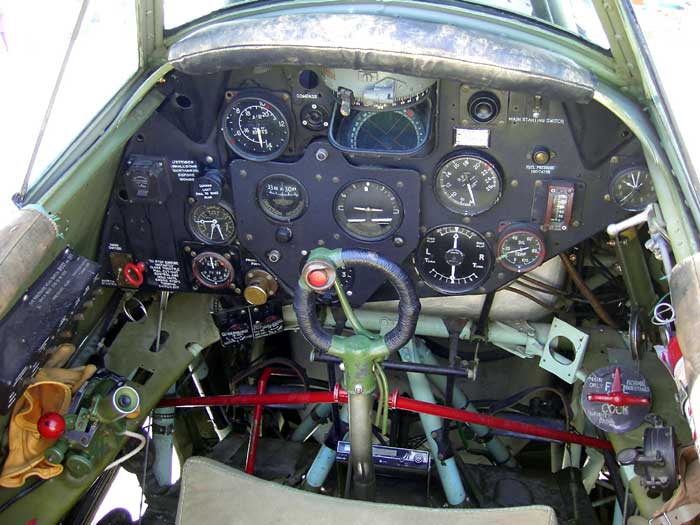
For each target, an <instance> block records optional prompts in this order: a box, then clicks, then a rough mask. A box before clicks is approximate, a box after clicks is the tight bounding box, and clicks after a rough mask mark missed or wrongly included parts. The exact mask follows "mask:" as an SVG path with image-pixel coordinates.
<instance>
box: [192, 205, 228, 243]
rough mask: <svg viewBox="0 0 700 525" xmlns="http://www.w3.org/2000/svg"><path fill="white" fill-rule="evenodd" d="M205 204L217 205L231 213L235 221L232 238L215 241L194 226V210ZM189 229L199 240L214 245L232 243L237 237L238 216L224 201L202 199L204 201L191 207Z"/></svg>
mask: <svg viewBox="0 0 700 525" xmlns="http://www.w3.org/2000/svg"><path fill="white" fill-rule="evenodd" d="M205 206H207V207H208V206H216V207H219V208H222V209H223V210H224V211H225V212H226V213H228V214H229V216H230V217H231V222H232V223H233V233H232V234H231V237H230V238H227V239H224V240H221V241H214V240H212V239H209V238H208V237H205V236H203V235H201V234H200V232H199V231H197V228H196V227H195V226H194V212H195V210H197V209H198V208H203V207H205ZM187 229H188V230H189V231H190V233H191V234H192V235H194V237H195V238H196V239H197V240H198V241H200V242H203V243H204V244H208V245H214V246H221V245H227V244H231V243H232V242H233V240H234V239H235V238H236V233H237V232H238V226H237V225H236V216H235V215H234V213H233V210H232V209H231V207H230V206H228V205H227V204H225V203H224V202H222V201H219V202H207V201H202V202H197V203H195V204H193V205H192V206H191V207H190V210H189V212H188V213H187Z"/></svg>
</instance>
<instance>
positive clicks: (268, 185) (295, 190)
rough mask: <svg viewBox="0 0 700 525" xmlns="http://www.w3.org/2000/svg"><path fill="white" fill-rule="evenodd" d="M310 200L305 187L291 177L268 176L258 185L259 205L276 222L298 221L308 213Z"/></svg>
mask: <svg viewBox="0 0 700 525" xmlns="http://www.w3.org/2000/svg"><path fill="white" fill-rule="evenodd" d="M308 200H309V199H308V196H307V193H306V188H304V185H303V184H302V183H301V182H299V181H298V180H297V179H295V178H294V177H292V176H290V175H268V176H267V177H265V178H264V179H262V180H261V181H260V183H259V184H258V205H259V206H260V209H261V210H262V211H263V213H265V215H267V216H268V217H270V218H271V219H273V220H275V221H279V222H290V221H293V220H294V219H298V218H299V217H301V216H302V215H303V214H304V212H305V211H306V207H307V205H308Z"/></svg>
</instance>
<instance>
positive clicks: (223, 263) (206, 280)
mask: <svg viewBox="0 0 700 525" xmlns="http://www.w3.org/2000/svg"><path fill="white" fill-rule="evenodd" d="M192 273H193V274H194V278H195V279H196V280H197V282H198V283H199V284H201V285H202V286H205V287H207V288H214V289H218V288H226V287H227V286H228V285H229V284H231V281H232V280H233V266H232V265H231V263H230V262H229V261H228V259H226V257H224V256H223V255H221V254H219V253H215V252H202V253H200V254H198V255H197V256H196V257H195V258H194V259H193V260H192Z"/></svg>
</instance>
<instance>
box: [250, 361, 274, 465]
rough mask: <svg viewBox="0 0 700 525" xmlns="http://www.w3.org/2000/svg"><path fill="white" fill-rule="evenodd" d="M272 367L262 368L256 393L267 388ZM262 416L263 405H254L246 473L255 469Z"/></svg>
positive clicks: (260, 392)
mask: <svg viewBox="0 0 700 525" xmlns="http://www.w3.org/2000/svg"><path fill="white" fill-rule="evenodd" d="M272 372H273V369H272V368H266V369H265V370H263V373H262V375H261V376H260V379H259V380H258V389H257V394H258V395H263V394H264V393H265V389H266V388H267V382H268V381H269V380H270V376H272ZM262 416H263V406H262V405H255V412H254V414H253V424H252V425H251V427H250V441H249V442H248V455H247V456H246V460H245V472H246V474H253V471H254V470H255V457H256V456H257V454H258V440H259V439H260V428H261V426H262Z"/></svg>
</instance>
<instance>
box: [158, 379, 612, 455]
mask: <svg viewBox="0 0 700 525" xmlns="http://www.w3.org/2000/svg"><path fill="white" fill-rule="evenodd" d="M418 375H419V374H418ZM347 402H348V394H347V392H345V391H344V390H342V389H341V388H340V387H339V386H336V389H335V391H333V392H294V393H289V394H262V395H252V394H251V395H229V396H208V397H204V398H199V397H185V398H173V399H163V400H162V401H161V402H160V404H159V405H158V406H161V407H167V406H170V407H201V406H256V405H280V404H284V405H306V404H309V403H347ZM389 408H392V409H398V410H407V411H409V412H416V413H419V414H432V415H437V416H439V417H446V418H449V419H453V420H455V421H463V422H464V423H475V424H477V425H483V426H487V427H491V428H499V429H503V430H510V431H512V432H517V433H519V434H525V435H528V436H537V437H542V438H545V439H551V440H554V441H562V442H565V443H579V444H581V445H584V446H586V447H593V448H599V449H603V450H613V446H612V444H611V443H610V442H609V441H605V440H604V439H598V438H592V437H588V436H584V435H581V434H574V433H572V432H564V431H562V430H552V429H549V428H544V427H540V426H538V425H531V424H528V423H520V422H518V421H511V420H508V419H503V418H500V417H496V416H489V415H486V414H475V413H473V412H468V411H464V410H458V409H456V408H449V407H444V406H440V405H436V404H434V403H425V402H420V401H415V400H413V399H408V398H404V397H401V396H399V395H398V392H394V393H393V394H392V396H391V398H390V399H389Z"/></svg>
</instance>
